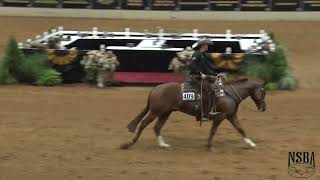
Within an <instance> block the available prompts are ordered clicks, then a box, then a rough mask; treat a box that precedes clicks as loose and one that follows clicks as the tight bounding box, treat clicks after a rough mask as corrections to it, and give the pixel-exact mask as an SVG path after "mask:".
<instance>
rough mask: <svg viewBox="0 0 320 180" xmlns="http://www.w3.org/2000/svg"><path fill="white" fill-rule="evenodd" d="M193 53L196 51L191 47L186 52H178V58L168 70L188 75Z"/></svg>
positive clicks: (173, 60) (174, 59)
mask: <svg viewBox="0 0 320 180" xmlns="http://www.w3.org/2000/svg"><path fill="white" fill-rule="evenodd" d="M193 53H194V50H193V49H192V48H191V47H187V48H186V49H185V50H184V51H181V52H178V53H177V56H176V57H174V58H173V59H172V61H171V63H170V65H169V68H168V69H169V70H173V71H174V72H175V73H177V74H180V75H188V74H189V65H190V63H191V59H192V55H193Z"/></svg>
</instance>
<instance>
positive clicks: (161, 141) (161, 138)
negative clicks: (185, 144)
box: [158, 136, 170, 147]
mask: <svg viewBox="0 0 320 180" xmlns="http://www.w3.org/2000/svg"><path fill="white" fill-rule="evenodd" d="M158 144H159V146H160V147H170V145H169V144H167V143H165V142H164V139H163V137H162V136H158Z"/></svg>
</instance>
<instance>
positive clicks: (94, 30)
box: [92, 27, 98, 37]
mask: <svg viewBox="0 0 320 180" xmlns="http://www.w3.org/2000/svg"><path fill="white" fill-rule="evenodd" d="M97 33H98V28H97V27H93V28H92V36H93V37H96V36H97Z"/></svg>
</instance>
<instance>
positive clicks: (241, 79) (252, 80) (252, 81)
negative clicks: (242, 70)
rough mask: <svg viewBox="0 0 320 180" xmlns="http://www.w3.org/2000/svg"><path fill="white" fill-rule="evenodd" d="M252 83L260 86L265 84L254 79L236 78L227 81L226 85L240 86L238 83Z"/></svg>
mask: <svg viewBox="0 0 320 180" xmlns="http://www.w3.org/2000/svg"><path fill="white" fill-rule="evenodd" d="M248 81H250V82H251V83H254V84H257V85H260V84H265V82H264V81H263V80H261V79H256V78H252V77H250V78H249V77H243V76H240V77H236V78H235V79H231V80H227V82H226V84H238V83H244V82H248Z"/></svg>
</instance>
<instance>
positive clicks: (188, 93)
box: [181, 82, 200, 101]
mask: <svg viewBox="0 0 320 180" xmlns="http://www.w3.org/2000/svg"><path fill="white" fill-rule="evenodd" d="M181 88H182V91H181V92H182V100H183V101H195V100H197V99H199V98H198V96H200V95H199V93H198V91H197V88H196V86H195V85H192V84H190V83H188V82H184V83H182V84H181Z"/></svg>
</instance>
